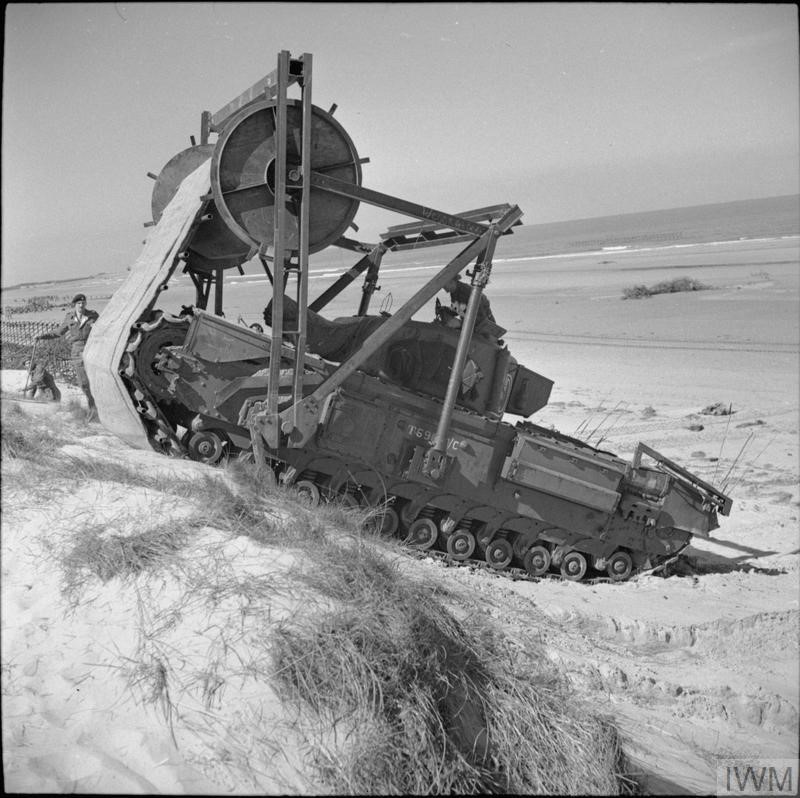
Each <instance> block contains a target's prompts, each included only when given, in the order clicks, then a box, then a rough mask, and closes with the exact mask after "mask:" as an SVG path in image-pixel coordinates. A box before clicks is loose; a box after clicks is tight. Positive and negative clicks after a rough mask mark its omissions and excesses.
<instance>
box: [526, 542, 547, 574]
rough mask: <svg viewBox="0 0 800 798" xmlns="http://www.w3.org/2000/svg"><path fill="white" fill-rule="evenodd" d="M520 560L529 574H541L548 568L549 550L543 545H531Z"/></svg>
mask: <svg viewBox="0 0 800 798" xmlns="http://www.w3.org/2000/svg"><path fill="white" fill-rule="evenodd" d="M522 562H523V565H524V566H525V570H526V571H527V572H528V573H529V574H530V575H531V576H543V575H544V574H546V573H547V571H548V570H549V568H550V552H549V551H548V550H547V549H546V548H545V547H544V546H531V548H529V549H528V550H527V551H526V552H525V557H523V559H522Z"/></svg>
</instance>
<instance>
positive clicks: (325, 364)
mask: <svg viewBox="0 0 800 798" xmlns="http://www.w3.org/2000/svg"><path fill="white" fill-rule="evenodd" d="M309 73H310V56H308V54H305V55H304V56H303V57H302V58H301V59H291V58H290V57H289V56H288V54H285V53H282V54H281V55H280V56H279V63H278V69H277V70H276V73H275V74H274V75H273V76H272V77H270V76H268V77H267V78H266V79H264V81H262V83H261V84H259V85H267V86H268V87H270V90H269V91H265V96H259V97H258V98H256V99H252V93H250V94H248V93H246V94H245V95H243V96H244V97H245V99H244V100H242V99H238V100H237V101H235V102H234V103H233V104H229V106H227V107H226V109H223V111H221V112H219V113H218V114H217V115H215V116H214V117H208V116H204V119H205V120H206V121H208V119H209V118H210V119H211V121H212V124H211V128H212V129H216V130H217V132H218V140H217V142H216V144H214V145H211V144H208V143H207V142H203V144H201V145H200V147H193V148H191V149H190V150H187V151H184V152H182V153H179V155H178V156H176V157H175V159H173V160H172V161H171V162H170V164H168V166H167V167H165V170H162V175H163V179H161V177H160V178H159V180H158V181H157V185H156V191H157V193H158V197H156V192H154V197H153V209H154V210H153V213H154V222H156V224H155V227H154V230H153V232H152V233H151V235H150V237H149V238H148V241H147V243H146V245H145V248H144V251H143V253H142V256H141V257H140V258H139V260H138V261H137V263H136V264H135V266H134V268H133V269H132V270H131V274H130V276H129V278H128V279H127V280H126V282H125V284H123V286H122V287H121V288H120V290H119V291H118V292H117V294H115V295H114V297H113V298H112V300H111V302H110V303H109V306H108V307H107V309H106V311H105V312H104V313H103V315H102V316H101V318H100V320H99V321H98V323H97V324H96V325H95V328H94V332H93V334H92V337H91V338H90V340H89V344H88V345H87V349H86V354H85V359H86V365H87V371H88V373H89V376H90V379H91V381H92V386H93V392H94V395H95V398H96V401H97V405H98V412H99V417H100V421H101V422H102V423H103V424H104V425H105V426H106V427H107V428H108V429H110V430H111V431H112V432H114V433H115V434H117V435H118V436H119V437H120V438H122V439H124V440H126V441H127V442H128V443H130V444H132V445H134V446H139V447H153V448H155V449H157V450H159V451H162V452H163V453H165V454H169V455H172V456H184V457H191V458H193V459H196V460H200V461H202V462H205V463H208V464H214V463H218V462H220V461H222V460H223V459H225V458H230V457H247V458H250V459H254V460H256V461H257V462H259V463H261V464H264V465H266V466H268V467H269V469H270V470H271V471H272V473H274V475H275V477H276V478H277V479H278V480H279V481H280V482H281V483H282V484H285V485H290V486H294V487H295V488H297V489H298V490H299V491H300V492H301V493H302V494H303V495H304V496H305V497H306V498H307V500H308V501H309V502H311V503H317V502H320V501H339V502H343V503H345V504H348V505H361V506H364V507H367V508H370V509H371V515H372V516H373V517H374V518H375V519H376V523H377V524H378V526H379V528H380V529H381V530H382V532H383V533H384V534H387V535H398V536H400V537H401V538H402V539H403V541H405V543H406V544H408V545H409V546H411V547H414V548H415V549H418V550H423V551H438V552H441V553H442V555H443V556H447V557H448V558H449V559H450V560H452V561H454V562H461V563H468V562H473V561H480V562H481V563H483V564H485V565H487V566H488V567H490V568H492V569H494V570H496V571H504V570H508V569H520V570H522V571H524V572H525V573H526V574H527V575H529V576H530V577H532V578H539V577H543V576H545V575H560V576H561V577H563V578H565V579H567V580H571V581H578V580H581V579H585V578H597V577H602V578H606V579H611V580H614V581H622V580H625V579H627V578H629V577H630V576H631V575H633V574H636V573H640V572H642V571H646V570H649V569H653V568H657V567H659V566H661V565H663V564H664V563H666V562H667V561H668V560H670V559H672V558H674V557H676V556H677V555H678V554H679V553H680V552H681V551H682V550H683V549H684V548H685V547H686V546H687V545H688V544H689V543H690V541H691V539H692V537H693V536H700V537H708V536H709V533H710V532H711V531H712V530H713V529H715V528H717V526H718V516H719V515H728V514H729V512H730V509H731V500H730V498H729V497H728V496H726V495H725V494H723V493H722V492H721V491H719V490H717V489H716V488H714V487H713V486H712V485H710V484H708V483H706V482H704V481H703V480H701V479H700V478H698V477H697V476H695V475H693V474H691V473H690V472H689V471H687V470H686V469H684V468H683V467H682V466H680V464H678V463H675V462H673V461H671V460H670V459H668V458H667V457H664V456H663V455H662V454H660V453H658V452H656V451H655V450H653V449H651V448H650V447H648V446H646V445H645V444H642V443H640V444H639V445H638V447H637V449H636V452H635V454H634V457H633V459H632V460H631V461H628V460H626V459H623V458H621V457H619V456H617V455H615V454H613V453H611V452H607V451H603V450H601V449H599V448H596V447H593V446H590V445H589V444H587V443H584V442H582V441H580V440H579V439H577V438H574V437H570V436H567V435H563V434H561V433H559V432H557V431H554V430H552V429H546V428H544V427H542V426H539V425H537V424H536V423H534V422H532V421H531V420H530V418H531V416H534V415H535V413H536V412H537V411H539V410H541V409H542V408H543V407H545V406H546V404H547V402H548V399H549V396H550V392H551V389H552V386H553V383H552V381H551V380H549V379H548V378H547V377H546V376H543V375H541V374H538V373H537V372H536V371H534V370H532V369H530V368H528V367H527V366H525V365H523V364H520V363H519V362H517V360H516V359H515V358H514V357H513V355H512V353H511V352H510V351H509V349H508V347H507V346H506V345H505V344H504V342H503V341H502V338H501V336H502V334H503V333H504V332H505V331H504V330H502V328H496V329H491V328H490V329H487V328H483V329H481V328H477V327H476V326H475V318H476V313H477V308H478V306H479V301H480V296H481V293H482V290H483V288H484V287H485V285H486V284H487V283H488V280H489V276H490V272H491V259H492V256H493V253H494V249H495V246H497V245H499V246H502V238H503V236H504V235H508V234H511V233H513V227H514V226H515V225H517V224H518V223H519V218H520V216H521V211H520V210H519V209H518V208H517V207H516V206H513V205H498V206H488V207H485V208H480V209H476V210H473V211H467V212H464V213H460V214H449V213H442V212H440V211H435V210H433V209H430V208H426V207H424V206H421V205H417V204H414V203H411V202H408V201H406V200H401V199H398V198H393V197H390V196H388V195H385V194H379V193H378V192H374V191H371V190H369V189H366V188H364V187H363V186H361V179H362V175H361V168H360V164H361V163H363V162H364V160H365V159H360V158H359V157H358V155H357V153H356V150H355V147H354V146H353V144H352V141H351V140H350V138H349V136H347V134H346V133H345V131H344V130H343V128H342V127H341V126H340V125H339V124H338V123H336V122H335V121H334V120H333V119H332V116H331V114H330V113H328V112H324V111H322V110H321V109H318V108H316V107H315V106H313V105H311V103H310V97H309V96H308V91H309V90H310V74H309ZM292 78H295V79H296V81H295V82H298V83H300V84H301V99H300V100H299V101H292V100H288V99H287V98H286V96H285V89H286V87H287V86H288V85H291V84H292V82H293V80H292ZM303 78H306V79H305V80H303ZM273 89H274V91H273V94H274V95H275V96H270V91H272V90H273ZM248 98H249V99H248ZM281 196H284V197H285V200H284V202H280V201H278V198H279V197H281ZM360 202H369V203H372V204H375V205H378V206H380V207H385V208H387V209H390V210H396V211H399V212H401V213H405V214H407V215H409V216H412V217H414V218H415V220H416V221H415V222H413V223H410V224H406V225H398V226H394V227H390V228H388V229H387V231H386V233H385V234H383V235H382V236H381V241H380V242H379V243H377V244H365V243H361V242H355V241H353V240H351V239H348V238H346V237H345V236H344V233H345V231H346V230H347V229H348V228H351V227H352V226H353V218H354V216H355V213H356V210H357V208H358V205H359V203H360ZM156 217H157V218H156ZM223 228H224V229H223ZM443 242H444V243H447V242H461V243H463V244H464V245H465V246H464V249H462V250H461V252H459V254H458V255H457V256H456V257H454V258H453V259H452V260H451V261H450V262H449V263H447V264H446V265H445V266H443V267H442V269H441V270H440V271H439V273H438V274H436V275H435V276H434V277H433V278H431V279H429V280H428V282H427V283H425V284H424V285H423V286H422V287H421V288H420V289H419V291H418V292H417V293H416V294H415V295H414V297H412V298H411V299H410V300H409V301H408V302H407V303H405V304H404V305H403V306H402V307H401V308H400V309H399V310H398V311H397V312H395V313H394V314H389V313H379V314H370V313H369V312H368V306H369V299H370V297H371V293H372V291H374V289H375V286H376V282H377V277H378V274H379V269H380V265H381V261H382V259H383V257H384V255H386V254H387V253H391V252H393V251H402V249H404V248H407V247H409V246H415V247H419V246H433V245H437V244H440V243H443ZM331 245H335V246H340V247H343V248H345V249H348V250H352V251H354V252H356V253H359V254H361V255H362V257H361V258H360V260H359V261H358V262H357V263H356V264H355V265H354V266H353V267H352V268H351V269H350V270H348V271H347V272H345V273H344V274H343V275H342V276H341V277H340V278H339V279H338V280H337V281H335V282H334V284H333V285H332V286H330V287H329V288H328V289H327V290H326V291H325V292H324V293H323V294H322V295H321V296H320V297H318V298H317V299H316V300H314V301H313V302H310V303H309V302H308V297H307V275H308V263H307V255H308V253H309V252H313V251H319V250H321V249H324V248H325V247H327V246H331ZM253 252H256V253H258V257H259V258H260V259H261V262H262V264H263V265H264V268H265V270H266V272H267V274H269V276H270V278H271V279H272V281H273V287H272V292H271V294H267V295H265V297H264V299H265V303H264V308H265V309H264V320H265V324H266V326H267V328H268V333H267V334H266V335H265V334H261V333H258V332H256V331H253V330H251V329H249V328H247V327H244V326H242V325H240V324H235V323H232V322H230V321H228V320H226V319H225V318H224V317H223V311H222V308H223V305H224V302H223V297H222V295H221V294H222V286H223V281H222V279H221V276H220V275H221V274H222V271H223V269H226V268H230V267H231V265H235V266H238V265H241V263H242V261H243V259H244V258H245V257H246V255H247V254H248V253H249V254H252V253H253ZM470 264H472V284H471V288H470V291H471V293H470V300H469V303H468V305H467V309H466V312H465V313H464V314H463V318H462V319H461V320H460V326H459V325H456V326H453V324H452V318H451V316H449V315H448V314H446V313H443V312H442V313H437V316H436V318H435V319H434V320H432V321H430V322H422V321H416V320H413V319H412V316H413V315H414V314H415V313H416V311H417V310H419V308H420V307H422V306H423V305H424V304H425V303H426V302H428V301H430V299H431V298H432V297H433V296H434V295H435V294H436V292H437V291H439V290H441V288H442V287H443V286H444V285H445V284H446V283H447V282H448V280H449V279H451V278H452V277H453V276H454V275H456V274H459V273H460V272H462V271H463V270H464V269H465V267H466V266H468V265H470ZM181 266H182V268H183V272H186V273H188V274H189V277H190V278H191V279H192V281H193V282H194V284H195V287H196V289H197V292H196V302H195V303H194V304H193V305H191V306H181V307H171V306H170V305H169V303H168V302H166V301H165V299H166V297H167V296H168V294H165V293H164V291H165V289H166V288H167V286H168V284H169V282H170V280H172V279H174V276H175V273H176V271H177V270H178V267H181ZM273 271H274V274H273ZM286 272H289V273H292V274H294V275H295V276H296V281H295V282H296V291H295V293H294V296H290V295H289V293H291V292H287V291H286V281H285V273H286ZM360 274H365V277H364V287H363V289H362V294H363V296H362V301H361V303H360V305H359V308H358V309H357V312H356V313H354V315H353V316H349V317H339V318H333V319H330V318H328V317H327V316H326V315H324V314H323V313H322V312H321V311H322V310H323V309H324V307H325V305H326V304H327V302H329V301H330V299H331V298H332V297H334V296H336V295H337V294H338V293H339V292H340V291H341V290H342V289H343V288H344V287H345V286H346V285H348V284H349V283H350V282H352V281H353V279H355V277H356V276H358V275H360ZM212 285H213V286H214V288H215V291H216V293H215V302H214V311H213V312H211V311H210V310H209V309H208V303H209V301H210V289H211V287H212Z"/></svg>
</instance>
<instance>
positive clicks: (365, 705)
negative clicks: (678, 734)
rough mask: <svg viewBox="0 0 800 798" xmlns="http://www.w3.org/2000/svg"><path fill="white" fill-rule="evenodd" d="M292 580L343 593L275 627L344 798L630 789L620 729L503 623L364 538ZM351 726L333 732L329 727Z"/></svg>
mask: <svg viewBox="0 0 800 798" xmlns="http://www.w3.org/2000/svg"><path fill="white" fill-rule="evenodd" d="M306 563H307V564H306V566H305V568H304V569H303V570H302V571H301V573H300V574H297V575H296V576H295V578H296V579H297V580H299V581H303V582H305V583H306V584H307V585H308V586H309V587H313V588H314V590H315V592H318V593H320V594H322V595H324V596H326V597H328V598H331V599H333V600H334V602H335V603H334V606H333V608H331V607H330V605H329V604H328V605H325V604H320V605H314V604H309V605H307V610H306V612H305V614H304V615H303V616H302V617H297V618H294V619H292V621H291V622H289V623H283V624H281V625H280V626H279V627H278V628H277V629H276V630H275V631H274V633H273V640H274V644H273V646H274V647H273V663H274V672H275V677H276V683H277V684H278V685H279V686H280V688H281V691H282V695H283V697H284V698H285V699H286V700H287V701H292V702H296V703H299V704H300V705H302V706H305V707H306V708H307V709H308V710H309V711H310V712H311V713H312V715H313V716H315V717H316V718H318V725H317V726H316V729H317V730H318V731H317V733H316V734H315V733H314V732H313V730H312V732H311V733H310V745H311V749H312V750H313V752H314V756H313V761H314V763H315V766H316V767H317V769H318V771H319V774H320V778H321V780H322V782H323V784H325V788H326V790H329V791H331V792H333V793H349V794H364V793H384V794H418V793H430V792H434V793H441V792H444V793H452V792H456V793H497V792H508V793H529V792H545V793H571V794H586V793H597V794H615V793H619V792H620V791H624V789H625V783H624V781H623V780H622V779H621V778H620V776H619V774H620V773H621V771H622V766H621V754H620V749H619V744H618V741H617V736H616V733H615V730H614V729H613V727H612V726H611V724H609V723H608V722H606V721H604V720H602V719H600V718H598V717H596V716H594V715H593V714H592V713H591V712H590V711H588V709H587V708H586V707H585V706H583V705H582V704H581V703H580V702H579V701H578V700H577V699H576V698H575V697H574V695H573V694H572V691H571V690H570V688H569V687H568V686H567V684H566V682H565V681H563V680H562V679H561V678H560V677H559V676H558V674H556V673H555V672H554V671H553V670H552V669H551V666H549V665H548V664H547V659H546V657H545V656H544V653H543V651H542V650H541V649H536V650H533V649H531V650H529V651H527V652H526V653H525V655H524V657H522V659H521V656H522V655H520V653H519V652H518V651H515V650H512V648H511V647H510V645H509V643H508V641H507V640H506V639H505V638H504V637H503V635H502V634H501V633H500V632H499V631H498V630H497V629H496V628H494V627H493V625H492V622H491V621H490V620H489V619H487V618H484V617H482V616H481V615H480V614H475V613H473V614H472V615H470V617H469V625H468V626H467V625H464V624H463V623H461V622H459V621H458V620H457V619H456V618H455V616H454V615H453V614H452V612H450V611H449V610H448V609H447V608H446V606H445V604H444V603H443V601H442V596H441V592H440V590H439V588H438V586H437V585H435V584H433V583H425V582H422V581H419V582H417V581H412V582H410V581H408V579H407V578H403V577H402V576H401V574H400V571H399V570H398V569H397V568H395V567H392V566H391V565H389V564H387V563H386V561H385V559H384V558H383V557H381V556H380V554H379V553H378V552H377V551H376V550H375V549H374V548H373V547H371V546H370V545H368V544H366V543H365V542H364V541H363V540H358V539H352V540H351V542H350V543H345V544H343V543H340V542H336V541H333V540H329V541H328V542H327V543H326V545H324V546H323V547H322V548H321V549H319V550H318V551H317V552H316V553H315V554H314V553H311V552H309V557H308V559H307V561H306ZM331 728H333V729H340V730H341V731H340V733H339V734H338V735H335V739H334V740H331V736H330V733H329V731H328V730H330V729H331Z"/></svg>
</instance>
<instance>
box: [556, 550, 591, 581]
mask: <svg viewBox="0 0 800 798" xmlns="http://www.w3.org/2000/svg"><path fill="white" fill-rule="evenodd" d="M588 567H589V564H588V563H587V562H586V557H584V555H583V554H581V553H580V552H579V551H571V552H569V554H565V555H564V559H563V560H562V561H561V576H563V577H564V579H567V580H569V581H570V582H579V581H580V580H581V579H583V577H584V575H585V574H586V569H587V568H588Z"/></svg>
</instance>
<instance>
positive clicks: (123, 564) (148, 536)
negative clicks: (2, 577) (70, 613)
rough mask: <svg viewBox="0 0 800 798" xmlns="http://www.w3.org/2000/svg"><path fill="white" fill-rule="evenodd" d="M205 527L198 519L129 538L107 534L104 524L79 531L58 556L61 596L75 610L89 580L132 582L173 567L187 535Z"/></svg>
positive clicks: (187, 538)
mask: <svg viewBox="0 0 800 798" xmlns="http://www.w3.org/2000/svg"><path fill="white" fill-rule="evenodd" d="M204 524H205V520H204V519H203V518H202V517H200V516H198V517H196V518H194V519H185V520H183V521H182V522H180V523H178V524H175V523H171V524H161V525H159V526H154V527H150V528H149V529H144V530H142V531H141V532H137V533H134V534H132V535H120V534H114V533H111V534H109V533H108V531H107V528H106V526H105V525H104V524H97V525H94V526H89V527H83V528H80V529H78V530H77V531H76V532H75V534H74V536H73V538H72V540H71V542H70V543H68V544H66V545H65V546H63V549H64V550H63V552H62V553H61V554H60V555H57V557H58V560H59V563H60V567H61V570H62V574H63V576H62V595H64V596H65V598H67V600H68V601H69V603H70V605H71V606H73V607H74V606H76V605H77V604H78V602H79V601H80V597H81V595H82V593H83V591H84V590H85V588H86V586H87V582H88V580H89V579H90V578H91V577H95V578H97V579H99V580H100V581H101V582H103V583H105V582H108V581H109V580H111V579H122V580H126V579H131V578H134V577H136V576H138V575H139V574H143V573H146V572H147V573H152V572H154V571H157V570H159V569H161V568H164V567H168V566H170V565H174V564H175V563H176V555H177V554H178V553H179V552H180V551H181V550H182V549H183V548H184V547H185V546H186V545H187V543H188V542H189V540H190V532H191V530H193V529H197V528H198V527H201V526H203V525H204Z"/></svg>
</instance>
